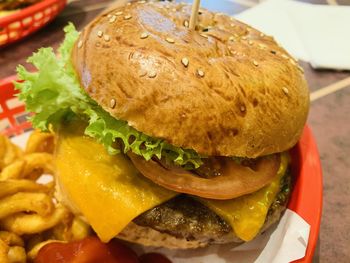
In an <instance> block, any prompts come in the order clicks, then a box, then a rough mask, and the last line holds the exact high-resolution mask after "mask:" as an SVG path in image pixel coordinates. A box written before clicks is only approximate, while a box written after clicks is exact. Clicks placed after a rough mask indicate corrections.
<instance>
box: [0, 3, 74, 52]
mask: <svg viewBox="0 0 350 263" xmlns="http://www.w3.org/2000/svg"><path fill="white" fill-rule="evenodd" d="M66 4H67V0H43V1H41V2H39V3H37V4H34V5H31V6H29V7H27V8H23V9H21V10H19V11H16V12H14V13H13V14H10V15H7V16H4V17H1V18H0V47H3V46H6V45H8V44H11V43H13V42H16V41H18V40H21V39H22V38H24V37H26V36H28V35H30V34H32V33H34V32H35V31H37V30H39V29H40V28H42V27H43V26H45V25H46V24H48V23H49V22H50V21H52V20H53V19H54V18H55V17H56V16H57V15H58V14H59V13H60V12H61V11H62V10H63V8H64V7H65V6H66Z"/></svg>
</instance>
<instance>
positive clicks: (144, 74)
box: [139, 70, 147, 77]
mask: <svg viewBox="0 0 350 263" xmlns="http://www.w3.org/2000/svg"><path fill="white" fill-rule="evenodd" d="M146 75H147V71H146V70H140V72H139V76H140V77H144V76H146Z"/></svg>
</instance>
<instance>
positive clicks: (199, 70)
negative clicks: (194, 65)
mask: <svg viewBox="0 0 350 263" xmlns="http://www.w3.org/2000/svg"><path fill="white" fill-rule="evenodd" d="M197 75H198V76H199V77H201V78H203V77H204V75H205V73H204V71H203V70H201V69H197Z"/></svg>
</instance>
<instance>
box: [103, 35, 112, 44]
mask: <svg viewBox="0 0 350 263" xmlns="http://www.w3.org/2000/svg"><path fill="white" fill-rule="evenodd" d="M103 39H104V40H105V41H106V42H109V41H110V40H111V37H110V36H109V35H104V36H103Z"/></svg>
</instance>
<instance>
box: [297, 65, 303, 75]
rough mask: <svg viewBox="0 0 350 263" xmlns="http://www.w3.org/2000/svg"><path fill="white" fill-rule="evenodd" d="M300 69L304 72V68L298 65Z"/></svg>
mask: <svg viewBox="0 0 350 263" xmlns="http://www.w3.org/2000/svg"><path fill="white" fill-rule="evenodd" d="M298 69H299V70H300V71H301V72H303V73H304V69H303V68H302V67H300V66H299V65H298Z"/></svg>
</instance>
